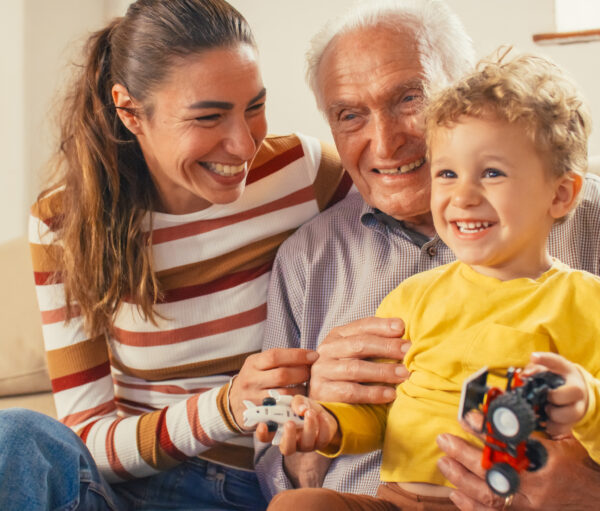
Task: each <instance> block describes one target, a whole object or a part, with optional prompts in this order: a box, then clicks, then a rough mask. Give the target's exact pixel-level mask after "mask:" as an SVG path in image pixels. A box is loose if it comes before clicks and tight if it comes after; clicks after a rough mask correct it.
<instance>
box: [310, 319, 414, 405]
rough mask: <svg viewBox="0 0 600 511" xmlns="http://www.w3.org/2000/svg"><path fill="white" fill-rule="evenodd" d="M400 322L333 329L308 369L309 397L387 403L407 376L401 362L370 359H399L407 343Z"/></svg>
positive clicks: (363, 321)
mask: <svg viewBox="0 0 600 511" xmlns="http://www.w3.org/2000/svg"><path fill="white" fill-rule="evenodd" d="M403 334H404V323H403V322H402V320H400V319H384V318H365V319H360V320H357V321H354V322H352V323H349V324H347V325H344V326H341V327H338V328H334V329H333V330H332V331H331V332H330V334H329V335H328V336H327V337H326V338H325V339H324V340H323V342H322V343H321V344H320V346H319V347H318V349H317V351H318V352H319V359H318V360H317V361H316V362H315V363H314V364H313V366H312V368H311V377H310V386H309V395H310V397H312V398H313V399H318V400H321V401H338V402H345V403H387V402H389V401H392V400H393V399H394V398H395V396H396V391H395V389H393V388H391V387H390V386H386V385H361V383H387V384H392V385H395V384H398V383H400V382H401V381H403V380H404V379H406V377H407V376H408V372H407V370H406V368H405V367H404V366H403V365H402V364H400V363H383V362H375V361H373V360H369V359H378V358H385V359H393V360H398V361H400V360H402V359H403V358H404V354H405V353H406V351H408V347H409V346H410V343H409V342H408V341H405V340H403V339H402V335H403Z"/></svg>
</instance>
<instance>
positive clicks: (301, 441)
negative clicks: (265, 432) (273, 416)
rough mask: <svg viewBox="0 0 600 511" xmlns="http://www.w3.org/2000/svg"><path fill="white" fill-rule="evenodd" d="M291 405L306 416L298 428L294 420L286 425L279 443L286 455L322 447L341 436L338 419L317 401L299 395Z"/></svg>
mask: <svg viewBox="0 0 600 511" xmlns="http://www.w3.org/2000/svg"><path fill="white" fill-rule="evenodd" d="M291 407H292V410H293V411H294V413H296V414H297V415H300V416H301V417H304V426H303V427H302V428H301V429H297V428H296V426H295V424H293V423H292V422H288V423H286V424H285V425H284V430H283V436H282V437H281V442H280V444H279V450H280V451H281V454H283V455H284V456H289V455H290V454H294V453H295V452H308V451H315V450H317V449H322V448H324V447H326V446H327V445H329V444H330V443H331V442H332V441H333V440H334V439H335V437H336V436H339V431H338V423H337V420H336V419H335V417H334V416H333V415H331V414H330V413H329V412H328V411H327V410H326V409H325V408H323V407H322V406H321V405H320V404H319V403H317V402H316V401H313V400H312V399H309V398H307V397H305V396H301V395H297V396H294V399H293V400H292V404H291Z"/></svg>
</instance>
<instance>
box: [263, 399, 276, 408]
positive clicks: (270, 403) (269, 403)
mask: <svg viewBox="0 0 600 511" xmlns="http://www.w3.org/2000/svg"><path fill="white" fill-rule="evenodd" d="M262 404H263V406H275V405H276V404H277V401H275V398H274V397H265V398H264V399H263V401H262Z"/></svg>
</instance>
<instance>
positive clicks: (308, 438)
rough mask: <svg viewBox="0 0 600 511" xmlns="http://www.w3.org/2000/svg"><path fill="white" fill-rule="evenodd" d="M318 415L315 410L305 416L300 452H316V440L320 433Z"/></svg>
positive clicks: (301, 432) (309, 411)
mask: <svg viewBox="0 0 600 511" xmlns="http://www.w3.org/2000/svg"><path fill="white" fill-rule="evenodd" d="M318 428H319V426H318V420H317V413H316V412H315V411H314V410H308V411H307V412H306V414H305V415H304V426H303V427H302V429H301V430H300V431H299V437H300V442H299V443H300V449H299V450H300V451H303V452H307V451H314V450H315V447H316V446H315V440H316V438H317V432H318Z"/></svg>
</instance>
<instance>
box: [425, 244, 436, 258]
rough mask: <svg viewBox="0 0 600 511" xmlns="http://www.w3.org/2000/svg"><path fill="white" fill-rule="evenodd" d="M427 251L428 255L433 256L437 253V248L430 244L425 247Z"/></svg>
mask: <svg viewBox="0 0 600 511" xmlns="http://www.w3.org/2000/svg"><path fill="white" fill-rule="evenodd" d="M427 253H428V254H429V256H430V257H434V256H435V254H437V250H436V248H435V247H433V246H432V247H429V248H428V249H427Z"/></svg>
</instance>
